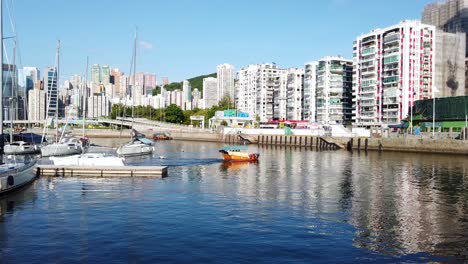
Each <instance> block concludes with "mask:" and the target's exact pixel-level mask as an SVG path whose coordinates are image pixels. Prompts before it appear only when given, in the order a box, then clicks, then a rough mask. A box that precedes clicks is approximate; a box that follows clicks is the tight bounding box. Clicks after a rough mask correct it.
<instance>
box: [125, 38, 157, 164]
mask: <svg viewBox="0 0 468 264" xmlns="http://www.w3.org/2000/svg"><path fill="white" fill-rule="evenodd" d="M137 39H138V33H137V32H135V39H134V44H133V45H134V46H133V58H132V62H133V63H132V64H133V83H132V89H131V96H132V123H131V129H132V130H131V133H130V137H131V139H130V142H128V143H126V144H124V145H122V146H120V147H119V148H118V149H117V154H118V155H119V156H140V155H146V154H152V153H153V151H154V146H153V142H152V141H151V140H149V139H147V138H145V137H144V135H142V134H141V133H138V131H136V130H135V129H134V128H133V125H134V118H135V103H136V101H135V99H136V96H135V95H136V94H135V88H136V57H137V43H138V42H137ZM130 68H132V67H130ZM131 72H132V70H131V69H130V73H131ZM130 76H131V74H130Z"/></svg>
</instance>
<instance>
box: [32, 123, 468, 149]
mask: <svg viewBox="0 0 468 264" xmlns="http://www.w3.org/2000/svg"><path fill="white" fill-rule="evenodd" d="M32 132H35V133H38V134H41V133H42V130H38V131H32ZM139 132H141V133H143V134H145V135H146V136H147V137H148V138H152V135H153V133H154V131H152V130H139ZM167 132H168V133H169V134H170V135H171V136H172V137H173V139H174V140H187V141H202V142H219V143H225V144H242V143H244V142H243V140H242V139H241V138H240V137H239V135H238V134H222V133H216V132H211V131H210V132H207V131H198V130H195V131H178V130H174V131H167ZM52 133H54V131H50V130H49V134H52ZM73 134H76V135H81V130H76V131H74V132H73ZM86 135H88V136H89V137H90V138H119V137H128V136H129V135H130V130H129V129H127V130H123V131H120V130H112V129H87V130H86ZM249 139H250V141H251V142H250V143H252V144H258V145H277V146H297V147H314V148H320V149H336V148H337V147H339V148H341V149H344V150H346V149H348V150H364V151H365V150H375V151H401V152H416V153H441V154H462V155H468V140H455V139H430V138H418V137H401V138H364V137H352V138H350V137H327V136H322V137H320V136H304V135H288V136H286V135H267V134H261V135H249Z"/></svg>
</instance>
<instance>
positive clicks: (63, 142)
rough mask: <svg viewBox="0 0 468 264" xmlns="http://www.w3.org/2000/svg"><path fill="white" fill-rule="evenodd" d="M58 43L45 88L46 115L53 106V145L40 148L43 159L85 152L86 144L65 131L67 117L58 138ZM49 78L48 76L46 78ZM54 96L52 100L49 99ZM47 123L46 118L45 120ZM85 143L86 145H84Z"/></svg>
mask: <svg viewBox="0 0 468 264" xmlns="http://www.w3.org/2000/svg"><path fill="white" fill-rule="evenodd" d="M59 54H60V41H58V43H57V54H56V58H57V61H56V65H57V68H55V69H53V70H52V75H51V80H50V81H51V82H50V84H48V87H47V89H48V90H47V94H48V96H49V98H48V99H47V101H48V105H47V109H48V110H47V115H49V114H50V113H51V110H52V111H53V109H51V104H52V103H54V104H55V113H53V114H54V119H55V120H54V124H55V140H54V142H53V143H51V144H48V145H45V146H43V147H42V148H41V154H42V156H43V157H50V156H67V155H74V154H81V153H83V152H84V151H85V150H86V147H87V142H84V141H83V140H81V139H80V138H77V137H73V136H71V135H69V134H68V133H67V131H66V126H67V125H68V115H67V117H66V121H65V126H64V127H63V130H62V134H61V135H60V137H59V130H58V125H59V123H58V96H57V95H58V85H59V76H60V56H59ZM47 78H49V76H47ZM54 84H55V86H54ZM53 96H55V98H54V100H52V98H51V97H53ZM46 122H47V118H46ZM46 127H47V124H45V127H44V135H43V137H44V136H45V130H46ZM85 143H86V144H85Z"/></svg>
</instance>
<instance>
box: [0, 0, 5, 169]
mask: <svg viewBox="0 0 468 264" xmlns="http://www.w3.org/2000/svg"><path fill="white" fill-rule="evenodd" d="M2 10H3V3H2V0H0V65H1V66H0V68H2V72H1V73H0V164H3V156H2V155H3V146H4V145H5V142H4V141H5V138H4V137H3V18H2Z"/></svg>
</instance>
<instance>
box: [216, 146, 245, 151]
mask: <svg viewBox="0 0 468 264" xmlns="http://www.w3.org/2000/svg"><path fill="white" fill-rule="evenodd" d="M220 150H224V151H236V150H247V146H224V147H222V148H221V149H220Z"/></svg>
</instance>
